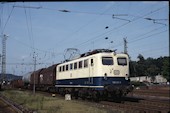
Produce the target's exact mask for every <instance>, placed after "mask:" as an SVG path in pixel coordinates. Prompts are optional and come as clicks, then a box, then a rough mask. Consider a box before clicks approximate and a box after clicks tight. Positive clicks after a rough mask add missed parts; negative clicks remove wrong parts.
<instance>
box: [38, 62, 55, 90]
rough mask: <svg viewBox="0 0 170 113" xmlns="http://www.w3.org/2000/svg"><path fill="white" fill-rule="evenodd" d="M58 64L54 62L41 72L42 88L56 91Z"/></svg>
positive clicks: (40, 83)
mask: <svg viewBox="0 0 170 113" xmlns="http://www.w3.org/2000/svg"><path fill="white" fill-rule="evenodd" d="M57 65H58V64H54V65H52V66H50V67H48V68H46V69H44V70H42V71H41V72H40V82H39V85H40V87H41V90H44V91H50V92H52V91H55V83H56V66H57Z"/></svg>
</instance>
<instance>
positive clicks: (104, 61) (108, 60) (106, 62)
mask: <svg viewBox="0 0 170 113" xmlns="http://www.w3.org/2000/svg"><path fill="white" fill-rule="evenodd" d="M102 64H103V65H113V58H112V57H102Z"/></svg>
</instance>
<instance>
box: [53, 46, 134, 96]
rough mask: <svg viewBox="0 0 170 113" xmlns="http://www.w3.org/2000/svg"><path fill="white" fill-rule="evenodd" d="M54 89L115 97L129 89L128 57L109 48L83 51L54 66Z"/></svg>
mask: <svg viewBox="0 0 170 113" xmlns="http://www.w3.org/2000/svg"><path fill="white" fill-rule="evenodd" d="M55 87H56V88H57V91H58V92H59V93H60V94H62V95H64V94H67V93H70V94H71V95H72V96H73V97H75V98H78V97H81V98H82V99H85V98H92V99H99V98H105V97H106V98H107V97H112V98H117V97H122V96H125V95H126V94H127V93H128V92H130V91H131V90H132V88H131V85H130V79H129V57H128V55H127V54H124V53H119V54H118V53H116V52H114V51H112V50H108V49H97V50H94V51H92V52H88V53H84V54H82V55H81V56H80V57H79V58H77V59H74V60H71V61H67V62H64V63H61V64H59V65H57V67H56V85H55Z"/></svg>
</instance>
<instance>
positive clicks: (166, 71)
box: [162, 57, 170, 81]
mask: <svg viewBox="0 0 170 113" xmlns="http://www.w3.org/2000/svg"><path fill="white" fill-rule="evenodd" d="M169 66H170V65H169V57H165V58H164V59H163V67H162V70H163V71H162V73H163V76H164V77H165V78H166V79H167V80H168V81H170V74H169V70H170V67H169Z"/></svg>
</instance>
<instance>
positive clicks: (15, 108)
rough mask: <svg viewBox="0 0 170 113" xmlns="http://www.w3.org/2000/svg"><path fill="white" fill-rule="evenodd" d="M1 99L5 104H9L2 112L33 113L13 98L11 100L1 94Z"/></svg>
mask: <svg viewBox="0 0 170 113" xmlns="http://www.w3.org/2000/svg"><path fill="white" fill-rule="evenodd" d="M0 101H1V103H3V104H5V105H7V106H8V108H6V109H4V107H3V106H2V107H3V110H2V113H33V111H32V110H29V109H26V108H24V107H23V106H22V105H19V104H17V103H15V102H13V101H11V100H9V99H8V98H6V97H5V96H2V95H0ZM0 113H1V111H0Z"/></svg>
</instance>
